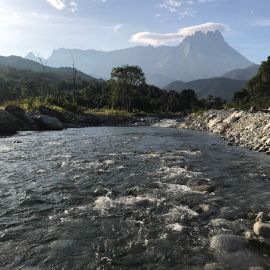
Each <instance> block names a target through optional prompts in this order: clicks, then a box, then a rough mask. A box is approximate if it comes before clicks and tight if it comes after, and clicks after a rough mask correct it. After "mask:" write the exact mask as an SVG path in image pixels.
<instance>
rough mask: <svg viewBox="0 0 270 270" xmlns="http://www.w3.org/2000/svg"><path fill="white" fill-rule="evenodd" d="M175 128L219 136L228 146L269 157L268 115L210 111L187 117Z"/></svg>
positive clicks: (269, 114)
mask: <svg viewBox="0 0 270 270" xmlns="http://www.w3.org/2000/svg"><path fill="white" fill-rule="evenodd" d="M177 127H178V128H186V129H195V130H202V131H209V132H213V133H216V134H220V135H222V137H223V138H224V139H226V140H228V144H235V145H239V146H244V147H247V148H249V149H252V150H255V151H259V152H265V153H266V154H268V155H270V113H264V112H256V113H249V112H244V111H237V110H210V111H207V112H204V113H203V114H191V115H189V116H187V117H186V118H185V119H184V120H183V122H182V123H180V124H179V125H178V126H177Z"/></svg>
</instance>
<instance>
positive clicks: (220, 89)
mask: <svg viewBox="0 0 270 270" xmlns="http://www.w3.org/2000/svg"><path fill="white" fill-rule="evenodd" d="M246 83H247V81H245V80H234V79H229V78H224V77H216V78H208V79H199V80H194V81H190V82H183V81H174V82H172V83H170V84H168V85H167V86H165V87H164V88H163V89H164V90H175V91H177V92H181V91H183V90H184V89H192V90H194V91H195V93H196V94H197V96H198V97H199V98H207V97H208V96H209V95H212V96H215V97H220V98H222V99H224V100H226V101H231V100H232V98H233V95H234V93H236V92H237V91H238V90H239V89H241V88H243V87H244V86H245V85H246Z"/></svg>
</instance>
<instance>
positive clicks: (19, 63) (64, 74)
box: [0, 56, 97, 82]
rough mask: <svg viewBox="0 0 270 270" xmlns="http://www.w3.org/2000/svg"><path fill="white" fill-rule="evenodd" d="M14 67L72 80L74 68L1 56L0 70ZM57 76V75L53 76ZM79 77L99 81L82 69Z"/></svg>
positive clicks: (17, 57) (78, 74)
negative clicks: (57, 66)
mask: <svg viewBox="0 0 270 270" xmlns="http://www.w3.org/2000/svg"><path fill="white" fill-rule="evenodd" d="M9 68H14V69H16V70H28V71H33V72H38V73H41V72H42V73H46V74H47V75H48V74H54V75H56V77H57V78H58V79H59V80H60V79H62V80H72V76H73V70H72V68H70V67H61V68H52V67H49V66H43V65H41V64H40V63H37V62H35V61H32V60H29V59H25V58H22V57H19V56H0V70H7V69H9ZM53 77H55V76H53ZM77 77H78V78H80V80H84V81H88V82H90V81H97V79H96V78H93V77H91V76H89V75H87V74H85V73H83V72H81V71H77Z"/></svg>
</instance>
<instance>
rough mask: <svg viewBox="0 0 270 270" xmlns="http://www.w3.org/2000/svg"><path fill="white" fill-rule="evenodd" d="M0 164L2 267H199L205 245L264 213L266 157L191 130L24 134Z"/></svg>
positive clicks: (1, 143)
mask: <svg viewBox="0 0 270 270" xmlns="http://www.w3.org/2000/svg"><path fill="white" fill-rule="evenodd" d="M15 139H16V140H20V141H21V142H22V143H21V144H13V143H12V141H14V140H15ZM0 166H1V167H0V168H1V169H0V172H1V176H0V210H1V211H0V242H1V245H0V253H1V256H0V267H2V268H3V269H16V268H18V269H24V268H25V269H28V268H29V267H36V268H34V269H156V268H158V269H173V267H175V269H183V267H184V266H190V267H192V266H194V267H195V266H198V267H203V266H204V265H205V264H206V263H207V262H212V261H215V259H214V257H213V255H212V253H211V251H210V250H209V237H211V236H212V235H214V234H216V233H218V232H224V231H226V232H228V231H232V232H233V233H234V234H235V233H236V234H241V233H243V232H244V231H245V230H246V229H247V228H251V226H252V223H253V217H254V215H255V214H256V213H257V212H259V211H266V212H269V209H270V201H269V200H268V198H269V195H270V187H269V180H270V164H269V157H267V156H264V155H263V154H258V153H254V152H248V151H247V150H245V149H241V148H237V147H229V146H227V145H226V143H225V142H223V141H221V140H219V139H218V138H217V137H216V136H214V135H209V134H206V133H202V132H196V131H182V130H176V129H162V128H157V127H156V128H149V127H148V128H147V127H144V128H140V127H137V128H87V129H78V130H76V129H74V130H73V129H70V130H65V131H63V132H44V133H34V132H32V133H26V132H25V133H21V134H20V135H17V136H16V138H14V137H13V138H2V139H1V140H0ZM206 184H211V185H213V186H215V191H214V192H212V193H207V192H200V191H196V190H194V189H193V188H192V187H193V186H196V185H206ZM205 209H206V210H205ZM207 209H208V210H209V209H210V210H209V211H208V210H207ZM221 218H222V219H223V220H225V221H224V222H223V223H221V221H218V219H221ZM226 222H227V223H226ZM27 267H28V268H27ZM196 269H200V268H196Z"/></svg>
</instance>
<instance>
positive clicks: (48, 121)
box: [34, 115, 64, 130]
mask: <svg viewBox="0 0 270 270" xmlns="http://www.w3.org/2000/svg"><path fill="white" fill-rule="evenodd" d="M34 120H35V122H36V123H37V125H38V127H39V129H40V130H63V129H64V125H63V123H62V122H60V121H59V120H58V119H57V118H55V117H51V116H47V115H39V116H35V117H34Z"/></svg>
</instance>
